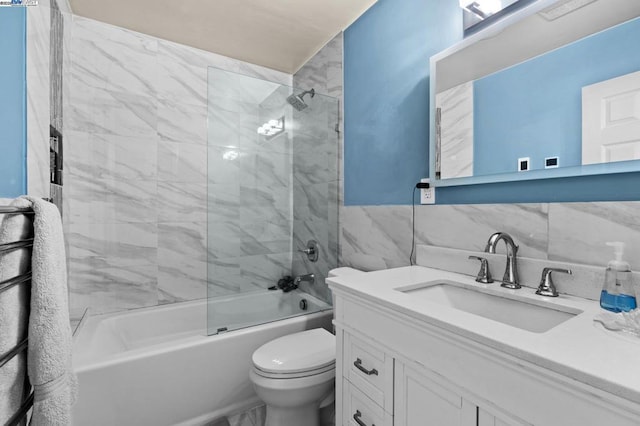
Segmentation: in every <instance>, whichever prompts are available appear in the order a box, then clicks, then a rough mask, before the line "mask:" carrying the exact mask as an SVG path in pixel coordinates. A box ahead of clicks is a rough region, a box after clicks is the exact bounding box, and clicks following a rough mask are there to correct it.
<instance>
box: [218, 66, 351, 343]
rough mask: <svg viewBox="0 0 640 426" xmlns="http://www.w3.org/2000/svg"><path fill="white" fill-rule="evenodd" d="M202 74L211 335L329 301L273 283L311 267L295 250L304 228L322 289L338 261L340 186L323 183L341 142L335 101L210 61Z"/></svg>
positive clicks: (331, 176)
mask: <svg viewBox="0 0 640 426" xmlns="http://www.w3.org/2000/svg"><path fill="white" fill-rule="evenodd" d="M208 74H209V75H208V80H209V81H208V85H209V86H208V87H209V93H208V123H209V124H208V145H207V151H208V178H207V180H208V183H207V196H208V200H207V201H208V205H207V208H208V218H207V222H208V241H207V251H208V253H207V260H208V262H207V263H208V307H207V317H208V318H207V319H208V321H207V329H208V333H209V334H216V333H218V332H222V331H230V330H234V329H238V328H242V327H248V326H251V325H256V324H261V323H265V322H270V321H275V320H278V319H281V318H285V317H289V316H294V315H300V314H306V313H309V312H313V311H318V310H322V309H328V308H330V306H329V304H327V303H326V301H327V300H328V298H326V297H325V296H326V294H325V293H326V292H324V291H316V292H314V291H313V288H315V287H314V285H310V284H309V283H306V282H303V283H301V287H303V288H306V291H305V292H303V291H301V290H294V291H290V292H287V293H285V292H283V290H281V289H277V286H278V282H279V281H280V280H282V279H286V278H285V277H292V278H291V279H293V278H295V277H294V273H295V274H296V276H297V275H305V274H308V273H312V272H313V271H312V269H313V268H311V267H309V268H307V269H308V272H305V271H307V269H305V268H306V266H305V264H304V260H301V253H299V252H298V251H297V249H298V247H299V246H301V245H306V239H307V238H311V237H310V235H311V234H313V237H314V238H315V239H317V240H319V243H320V244H321V248H320V250H321V251H322V252H321V256H320V259H322V262H316V264H317V265H318V266H320V267H321V268H322V269H323V270H322V271H320V269H318V268H316V269H318V278H316V279H317V280H318V281H317V282H319V281H320V280H321V286H324V276H326V270H325V269H327V268H328V267H333V266H335V264H337V258H336V255H335V254H333V253H335V252H336V246H337V244H335V245H333V246H332V245H331V244H330V242H329V240H330V238H333V236H335V237H337V193H332V194H331V195H330V194H329V187H330V186H331V185H330V182H334V186H335V182H337V173H338V170H337V164H338V157H337V146H338V143H337V142H338V139H337V133H336V132H335V131H333V132H329V131H328V130H327V129H329V127H331V128H334V129H335V125H336V123H337V111H338V104H337V100H336V99H334V98H331V97H328V96H322V95H318V94H314V96H313V97H311V95H310V94H306V95H305V96H304V97H302V98H301V99H298V98H296V97H295V95H300V92H302V91H298V90H294V89H292V88H291V87H288V86H285V85H281V84H278V83H274V82H269V81H265V80H261V79H257V78H253V77H248V76H245V75H241V74H237V73H233V72H229V71H223V70H220V69H217V68H209V70H208ZM299 101H301V102H302V103H300V102H299ZM305 105H306V106H305ZM331 121H335V123H330V122H331ZM312 144H315V145H314V146H312ZM334 145H335V146H334ZM319 184H320V185H321V186H322V185H324V186H322V188H320V187H319V186H318V185H319ZM325 186H326V190H325ZM305 188H308V190H305ZM320 193H322V194H320ZM334 195H335V197H333V196H334ZM332 197H333V198H335V200H334V201H333V207H329V204H331V202H330V199H331V200H333V198H332ZM320 211H321V213H319V212H320ZM333 213H335V215H336V218H335V220H329V215H330V214H333ZM317 216H320V217H317ZM332 226H333V227H335V229H334V230H332V231H329V228H330V227H332ZM330 234H331V235H332V237H330ZM303 240H305V241H304V242H302V241H303ZM327 270H328V269H327ZM282 283H283V282H282V281H281V284H282ZM274 287H276V289H274V290H269V288H274ZM318 288H319V287H318ZM303 299H304V301H303ZM303 308H304V309H303Z"/></svg>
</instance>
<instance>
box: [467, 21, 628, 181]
mask: <svg viewBox="0 0 640 426" xmlns="http://www.w3.org/2000/svg"><path fill="white" fill-rule="evenodd" d="M638 40H640V19H635V20H633V21H631V22H627V23H625V24H623V25H620V26H617V27H614V28H611V29H609V30H607V31H605V32H602V33H599V34H596V35H593V36H591V37H588V38H586V39H584V40H581V41H579V42H576V43H573V44H571V45H569V46H565V47H563V48H561V49H557V50H554V51H552V52H549V53H547V54H546V55H543V56H539V57H537V58H534V59H532V60H530V61H527V62H524V63H522V64H520V65H517V66H515V67H512V68H509V69H507V70H504V71H501V72H498V73H495V74H492V75H490V76H487V77H484V78H481V79H479V80H476V81H475V82H474V99H473V102H474V112H475V117H474V148H475V149H474V174H475V175H487V174H495V173H506V172H516V171H517V160H518V158H520V157H530V158H531V168H532V169H544V159H545V157H551V156H559V157H560V162H561V165H562V166H579V165H581V164H582V132H581V127H582V87H583V86H588V85H590V84H594V83H597V82H600V81H604V80H609V79H611V78H614V77H619V76H621V75H625V74H629V73H631V72H635V71H638V70H640V55H639V54H638Z"/></svg>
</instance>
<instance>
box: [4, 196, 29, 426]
mask: <svg viewBox="0 0 640 426" xmlns="http://www.w3.org/2000/svg"><path fill="white" fill-rule="evenodd" d="M12 203H13V204H14V205H17V206H22V207H29V206H30V205H31V204H30V203H29V202H28V201H27V200H15V202H14V200H11V199H2V198H0V204H1V205H9V204H12ZM31 236H32V226H31V219H30V218H29V217H27V216H25V215H4V214H3V215H0V244H2V243H10V242H15V241H19V240H23V239H26V238H30V237H31ZM30 253H31V250H29V249H21V250H13V251H10V252H6V253H5V254H4V255H0V281H5V280H8V279H11V278H14V277H17V276H18V275H20V274H23V273H25V272H27V271H29V269H30V268H29V264H30V261H31V256H30ZM27 290H28V289H27V286H26V285H17V286H14V287H12V288H11V289H9V290H7V291H5V292H3V293H2V294H0V337H1V338H0V356H1V355H4V354H6V353H7V352H9V351H10V350H11V349H13V347H15V346H16V345H17V344H18V343H19V342H20V341H21V340H22V339H23V338H24V337H26V335H27V306H28V304H29V300H28V299H27V296H28V291H27ZM26 368H27V353H26V352H22V353H21V354H19V355H17V356H15V357H14V358H13V359H12V360H11V361H9V362H8V363H7V364H5V365H4V366H3V367H2V368H0V424H5V423H6V422H7V420H9V418H10V417H11V416H12V415H13V414H14V413H15V412H16V411H18V409H19V408H20V406H21V405H22V397H23V388H24V377H25V374H26Z"/></svg>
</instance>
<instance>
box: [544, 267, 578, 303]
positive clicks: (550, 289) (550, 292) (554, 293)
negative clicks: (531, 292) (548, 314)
mask: <svg viewBox="0 0 640 426" xmlns="http://www.w3.org/2000/svg"><path fill="white" fill-rule="evenodd" d="M552 272H561V273H563V274H569V275H571V274H572V273H573V272H571V269H564V268H544V269H543V270H542V277H541V278H540V285H538V289H537V290H536V294H539V295H540V296H547V297H558V290H556V286H555V284H553V280H552V279H551V273H552Z"/></svg>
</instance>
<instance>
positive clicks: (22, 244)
mask: <svg viewBox="0 0 640 426" xmlns="http://www.w3.org/2000/svg"><path fill="white" fill-rule="evenodd" d="M32 246H33V238H29V239H27V240H20V241H14V242H12V243H4V244H0V253H3V252H6V251H12V250H18V249H21V248H26V247H32Z"/></svg>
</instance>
